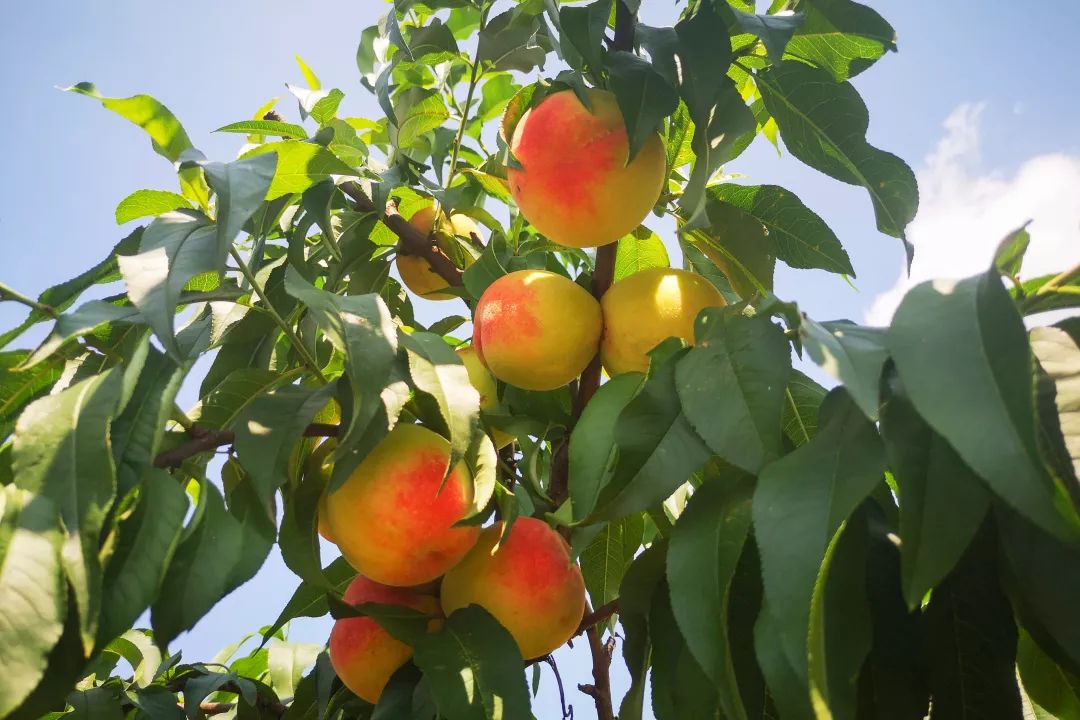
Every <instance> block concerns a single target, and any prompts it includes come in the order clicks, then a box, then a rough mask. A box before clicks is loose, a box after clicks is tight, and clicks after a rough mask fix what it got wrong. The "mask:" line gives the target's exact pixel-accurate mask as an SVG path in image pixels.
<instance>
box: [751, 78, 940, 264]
mask: <svg viewBox="0 0 1080 720" xmlns="http://www.w3.org/2000/svg"><path fill="white" fill-rule="evenodd" d="M755 78H756V80H757V86H758V89H759V90H760V91H761V97H762V99H763V100H764V101H765V107H766V108H768V110H769V113H770V114H771V115H772V116H773V118H775V119H776V124H777V125H778V126H779V128H780V136H781V137H782V138H783V139H784V144H785V145H786V146H787V148H788V150H789V151H790V152H791V154H792V155H794V156H795V157H797V158H798V159H799V160H802V161H803V162H804V163H806V164H807V165H809V166H810V167H812V168H815V169H817V170H820V171H821V172H823V173H825V174H826V175H828V176H830V177H833V178H835V179H837V180H840V181H841V182H846V183H850V184H852V185H861V186H863V187H865V188H866V190H867V192H869V193H870V199H871V201H872V202H873V205H874V214H875V216H876V217H877V225H878V229H879V230H880V231H881V232H883V233H885V234H887V235H892V236H893V237H898V238H901V239H904V237H905V235H904V228H906V227H907V225H908V223H910V222H911V220H912V218H914V217H915V211H916V209H917V208H918V205H919V191H918V187H917V185H916V182H915V175H914V173H912V171H911V168H909V167H908V166H907V165H906V164H905V163H904V161H903V160H901V159H900V158H898V157H896V156H895V155H891V154H889V153H887V152H884V151H883V150H878V149H877V148H875V147H873V146H872V145H870V144H869V143H868V142H867V141H866V130H867V127H868V125H869V122H870V116H869V114H868V113H867V111H866V106H865V105H864V104H863V101H862V98H860V97H859V94H858V92H856V90H855V88H853V87H852V86H851V85H850V84H848V83H846V82H835V81H834V80H833V79H832V78H831V77H830V76H829V75H828V73H826V72H824V71H821V70H816V69H814V68H812V67H809V66H807V65H804V64H802V63H800V62H794V61H785V62H783V63H781V64H780V65H778V66H776V67H773V68H769V69H767V70H763V71H762V72H760V73H758V74H757V75H755ZM904 243H905V249H906V250H907V253H908V262H909V264H910V262H911V254H912V252H913V251H912V248H911V245H910V243H908V242H907V240H904Z"/></svg>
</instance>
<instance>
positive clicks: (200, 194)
mask: <svg viewBox="0 0 1080 720" xmlns="http://www.w3.org/2000/svg"><path fill="white" fill-rule="evenodd" d="M64 89H65V90H66V91H68V92H75V93H78V94H80V95H86V96H88V97H92V98H96V99H98V100H100V101H101V104H102V105H103V106H104V107H105V109H107V110H111V111H113V112H114V113H116V114H117V115H119V116H120V117H122V118H124V119H125V120H129V121H130V122H133V123H135V124H136V125H138V126H139V127H141V128H142V129H143V130H144V131H146V134H147V135H149V136H150V143H151V145H152V146H153V148H154V152H156V153H157V154H158V155H161V156H162V157H164V158H165V159H167V160H168V161H169V162H171V163H173V164H176V163H178V162H180V156H181V155H182V154H183V153H184V151H186V150H192V149H194V148H193V146H192V144H191V140H190V139H189V138H188V134H187V132H186V131H185V130H184V126H183V125H181V124H180V121H179V120H177V119H176V116H175V115H173V114H172V112H171V111H170V110H169V108H167V107H165V106H164V105H162V104H161V103H160V102H158V101H157V100H155V99H154V98H152V97H150V96H149V95H133V96H132V97H129V98H107V97H103V96H102V95H101V93H99V92H98V90H97V88H96V87H94V85H93V83H85V82H83V83H78V84H77V85H72V86H71V87H69V88H64ZM180 189H181V192H182V193H183V195H184V197H186V198H188V199H189V200H192V201H193V202H195V204H196V205H198V206H199V207H201V208H206V207H207V206H208V205H209V203H210V191H209V188H208V187H207V185H206V180H205V179H204V178H203V172H202V169H201V168H199V167H197V166H191V167H186V168H183V169H181V170H180Z"/></svg>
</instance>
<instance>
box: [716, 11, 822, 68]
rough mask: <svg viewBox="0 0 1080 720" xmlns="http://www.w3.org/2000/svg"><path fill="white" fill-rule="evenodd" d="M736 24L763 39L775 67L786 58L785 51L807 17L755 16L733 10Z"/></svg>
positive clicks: (798, 15) (793, 15)
mask: <svg viewBox="0 0 1080 720" xmlns="http://www.w3.org/2000/svg"><path fill="white" fill-rule="evenodd" d="M732 13H733V15H734V16H735V23H736V24H737V25H738V26H739V28H741V29H742V30H743V32H748V33H751V34H752V35H756V36H758V37H759V38H761V42H762V43H763V44H764V45H765V50H766V52H768V54H769V59H770V60H771V61H772V63H773V64H774V65H779V64H780V62H781V61H782V60H783V57H784V49H785V48H786V47H787V45H788V42H790V41H791V36H792V35H793V34H794V33H795V31H796V30H798V29H799V27H801V26H802V24H803V20H804V19H805V17H806V16H805V15H804V14H803V13H793V14H791V15H755V14H754V13H752V12H745V11H743V10H740V9H738V8H732Z"/></svg>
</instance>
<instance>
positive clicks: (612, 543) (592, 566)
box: [581, 514, 645, 607]
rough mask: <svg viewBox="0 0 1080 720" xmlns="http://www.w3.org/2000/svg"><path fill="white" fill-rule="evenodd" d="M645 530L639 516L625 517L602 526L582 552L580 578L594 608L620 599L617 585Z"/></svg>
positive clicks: (620, 581)
mask: <svg viewBox="0 0 1080 720" xmlns="http://www.w3.org/2000/svg"><path fill="white" fill-rule="evenodd" d="M644 529H645V525H644V521H643V520H642V519H641V515H640V514H634V515H628V516H626V517H625V518H623V519H622V520H619V521H615V522H610V523H608V524H607V525H605V526H604V528H603V529H602V530H601V531H600V533H599V534H598V535H597V536H596V537H595V538H593V541H592V542H591V543H589V545H588V546H587V547H586V548H585V550H584V552H582V553H581V575H582V577H584V578H585V589H587V590H588V591H589V598H590V599H591V601H592V606H593V607H600V606H601V605H605V604H607V603H609V602H611V601H612V600H614V599H615V598H617V597H618V596H619V585H620V584H621V583H622V579H623V575H625V574H626V569H627V567H629V566H630V562H631V561H632V560H633V559H634V554H635V553H636V552H637V549H638V548H639V547H641V536H642V532H643V531H644Z"/></svg>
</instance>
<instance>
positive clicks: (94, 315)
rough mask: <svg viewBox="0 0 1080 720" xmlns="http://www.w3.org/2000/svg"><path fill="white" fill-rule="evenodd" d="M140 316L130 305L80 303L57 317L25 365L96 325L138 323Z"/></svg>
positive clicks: (30, 364) (37, 360) (90, 331)
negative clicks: (72, 309) (46, 335)
mask: <svg viewBox="0 0 1080 720" xmlns="http://www.w3.org/2000/svg"><path fill="white" fill-rule="evenodd" d="M141 319H142V318H141V317H140V315H139V310H138V308H135V307H132V306H130V305H115V304H113V303H111V302H107V301H105V300H91V301H90V302H88V303H85V304H83V305H80V306H79V308H78V309H77V310H75V311H74V312H70V313H65V314H64V315H61V316H60V317H58V318H57V319H56V324H54V325H53V329H52V331H51V332H50V333H49V335H48V337H46V338H45V340H43V341H42V343H41V345H39V346H38V347H37V349H36V350H34V352H33V354H32V355H30V357H28V358H27V359H26V365H27V366H33V365H36V364H38V363H40V362H41V361H43V360H45V359H47V358H49V357H51V356H52V355H53V353H55V352H56V351H57V350H59V349H60V348H61V347H62V346H63V345H64V343H66V342H67V341H68V340H71V339H72V338H75V337H81V336H83V335H88V334H91V333H93V332H94V331H95V330H97V329H98V328H101V327H103V326H105V325H108V324H111V323H120V322H131V323H137V322H139V321H140V320H141Z"/></svg>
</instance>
